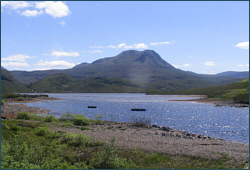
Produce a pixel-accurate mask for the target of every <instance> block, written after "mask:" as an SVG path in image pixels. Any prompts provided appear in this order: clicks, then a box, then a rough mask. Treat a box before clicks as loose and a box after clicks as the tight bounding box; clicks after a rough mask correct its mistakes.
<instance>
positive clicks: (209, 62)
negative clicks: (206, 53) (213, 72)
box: [205, 61, 215, 66]
mask: <svg viewBox="0 0 250 170" xmlns="http://www.w3.org/2000/svg"><path fill="white" fill-rule="evenodd" d="M205 65H206V66H215V63H214V62H212V61H208V62H206V63H205Z"/></svg>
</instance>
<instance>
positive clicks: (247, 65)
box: [237, 64, 249, 67]
mask: <svg viewBox="0 0 250 170" xmlns="http://www.w3.org/2000/svg"><path fill="white" fill-rule="evenodd" d="M237 66H238V67H249V64H239V65H237Z"/></svg>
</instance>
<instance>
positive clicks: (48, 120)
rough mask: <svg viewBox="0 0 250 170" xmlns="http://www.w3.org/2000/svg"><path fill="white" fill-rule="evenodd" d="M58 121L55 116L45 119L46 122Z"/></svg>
mask: <svg viewBox="0 0 250 170" xmlns="http://www.w3.org/2000/svg"><path fill="white" fill-rule="evenodd" d="M56 120H57V119H56V118H55V116H54V115H49V116H46V117H45V120H44V122H53V121H56Z"/></svg>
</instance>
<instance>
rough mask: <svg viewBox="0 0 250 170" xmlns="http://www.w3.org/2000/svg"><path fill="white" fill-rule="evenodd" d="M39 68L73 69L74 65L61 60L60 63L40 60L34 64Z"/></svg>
mask: <svg viewBox="0 0 250 170" xmlns="http://www.w3.org/2000/svg"><path fill="white" fill-rule="evenodd" d="M35 65H37V66H40V67H50V68H52V67H74V66H75V64H74V63H69V62H67V61H64V60H61V61H43V60H40V61H38V62H37V64H35Z"/></svg>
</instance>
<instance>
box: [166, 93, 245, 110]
mask: <svg viewBox="0 0 250 170" xmlns="http://www.w3.org/2000/svg"><path fill="white" fill-rule="evenodd" d="M185 96H186V97H201V96H198V95H197V96H194V95H190V96H189V95H185ZM168 101H178V102H197V103H204V104H212V105H213V106H216V107H220V106H224V107H237V108H249V104H243V103H235V102H234V101H233V100H222V99H220V98H207V97H204V98H199V99H187V100H168Z"/></svg>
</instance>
